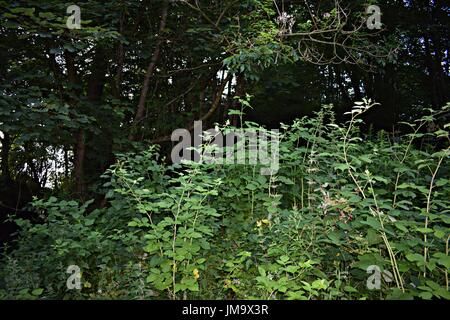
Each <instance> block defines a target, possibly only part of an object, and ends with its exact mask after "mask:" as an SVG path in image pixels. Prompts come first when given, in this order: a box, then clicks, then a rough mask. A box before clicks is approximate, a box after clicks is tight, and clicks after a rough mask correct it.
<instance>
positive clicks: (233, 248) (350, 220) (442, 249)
mask: <svg viewBox="0 0 450 320" xmlns="http://www.w3.org/2000/svg"><path fill="white" fill-rule="evenodd" d="M371 105H372V104H370V102H366V104H363V103H358V104H357V105H356V106H355V107H354V109H353V110H352V112H350V114H349V115H348V116H349V118H350V120H349V121H348V122H347V123H346V124H345V126H341V125H338V124H337V123H335V121H334V119H335V115H334V112H333V110H332V108H331V107H330V106H326V107H324V108H323V109H322V110H321V111H319V112H318V113H317V114H316V115H315V117H305V118H303V119H300V120H297V121H295V122H294V123H293V124H292V125H291V126H287V125H285V126H283V131H282V133H281V139H282V140H281V144H280V171H279V172H278V174H276V175H272V176H263V175H260V173H259V166H258V165H253V166H250V165H223V166H217V165H214V164H208V163H205V162H203V163H185V164H182V165H181V168H180V165H176V166H167V165H164V164H162V163H161V162H160V161H159V159H158V152H157V149H155V147H152V148H150V149H149V150H147V151H144V152H140V153H138V154H133V153H131V154H123V155H118V161H117V163H116V164H115V165H114V166H112V167H111V168H110V169H109V170H108V171H107V172H106V174H104V175H103V177H102V178H103V181H104V183H103V185H102V187H101V189H102V191H103V192H107V199H108V202H109V203H110V205H109V206H108V207H107V208H95V209H94V208H93V207H92V201H88V202H86V203H84V204H83V205H81V204H80V203H78V202H77V201H73V200H72V201H66V200H62V201H61V200H58V199H56V198H54V197H52V198H50V199H48V200H35V201H34V202H33V206H34V208H35V210H38V212H40V213H41V214H42V216H43V217H45V218H44V221H43V222H42V223H39V224H31V223H30V222H29V221H26V220H20V221H19V225H20V226H21V228H22V231H21V237H20V240H19V243H18V246H17V249H15V250H14V251H13V252H11V253H10V254H8V255H7V256H6V264H5V266H4V270H3V272H4V276H5V290H4V291H2V292H3V293H2V295H3V296H4V297H9V298H11V297H22V298H28V297H33V294H34V295H35V296H39V297H40V298H131V299H149V298H153V299H162V298H171V299H176V298H178V299H179V298H189V299H192V298H202V299H206V298H207V299H217V298H228V299H230V298H240V299H249V298H259V299H337V298H346V299H362V298H366V299H367V298H424V299H430V298H433V297H437V298H445V299H448V298H449V292H448V285H449V282H448V281H449V280H448V269H449V267H450V257H449V256H448V251H449V247H448V245H449V234H448V230H449V224H450V219H449V211H450V210H449V207H450V203H449V202H450V200H449V199H450V181H449V180H448V178H446V177H448V175H449V174H450V166H449V163H448V160H449V156H450V150H449V149H448V148H447V149H445V150H442V151H438V152H435V151H433V146H430V145H428V144H427V143H426V139H425V138H427V139H435V138H439V139H443V140H444V141H445V140H448V137H449V130H448V128H449V127H450V125H449V124H447V125H446V128H447V129H446V130H437V131H435V132H430V133H428V134H426V135H423V134H421V133H419V130H420V128H421V127H423V126H426V125H428V124H429V123H430V122H432V121H433V120H434V119H435V117H436V116H437V114H438V113H436V112H432V114H431V115H427V116H424V117H423V118H422V119H419V120H418V121H415V122H413V123H410V124H406V123H405V125H407V126H409V127H410V128H411V133H410V134H407V135H405V136H402V137H396V139H395V141H393V140H392V139H391V138H390V137H389V135H387V134H386V133H385V132H380V133H378V134H376V135H367V136H365V137H364V140H362V138H361V137H362V136H361V132H360V130H359V127H360V125H362V122H361V120H360V119H359V118H358V117H359V116H360V115H361V114H363V113H364V112H366V111H367V109H368V108H370V107H371ZM449 107H450V105H449V106H447V108H446V109H444V110H443V111H442V112H444V111H445V110H448V108H449ZM245 125H246V126H248V127H252V128H255V127H254V124H251V123H247V124H245ZM258 130H264V129H263V128H258ZM424 139H425V140H424ZM418 141H422V142H424V141H425V142H424V143H423V144H422V145H421V146H420V147H418V146H417V142H418ZM208 147H209V145H208V144H205V145H203V147H202V148H203V149H207V148H208ZM203 151H204V150H203ZM72 264H76V265H79V266H80V268H81V269H82V270H83V271H82V283H83V288H82V289H81V290H79V291H78V290H73V291H68V290H67V288H66V279H67V274H66V273H65V271H66V268H67V266H69V265H72ZM372 265H375V266H379V268H380V269H381V270H389V272H390V275H391V276H392V278H390V279H389V278H386V279H385V280H387V281H383V284H382V287H381V288H380V289H381V290H369V289H368V288H367V278H368V274H367V271H366V270H367V268H368V267H369V266H372Z"/></svg>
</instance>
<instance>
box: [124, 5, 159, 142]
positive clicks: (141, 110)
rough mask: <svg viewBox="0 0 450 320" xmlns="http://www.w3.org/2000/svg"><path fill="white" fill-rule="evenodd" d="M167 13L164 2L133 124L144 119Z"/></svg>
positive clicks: (132, 138) (132, 137)
mask: <svg viewBox="0 0 450 320" xmlns="http://www.w3.org/2000/svg"><path fill="white" fill-rule="evenodd" d="M167 12H168V3H167V1H164V4H163V9H162V12H161V21H160V25H159V33H158V40H157V42H156V46H155V51H154V52H153V55H152V57H151V59H150V63H149V65H148V68H147V72H146V73H145V78H144V83H143V85H142V89H141V95H140V97H139V104H138V107H137V109H136V114H135V116H134V121H133V122H134V124H137V123H139V122H140V121H141V120H142V118H143V117H144V113H145V102H146V101H147V94H148V90H149V87H150V79H151V78H152V76H153V72H154V70H155V67H156V63H157V62H158V60H159V55H160V52H161V44H162V41H163V37H162V35H161V33H162V32H163V31H164V29H165V27H166V21H167ZM130 140H135V136H134V135H130Z"/></svg>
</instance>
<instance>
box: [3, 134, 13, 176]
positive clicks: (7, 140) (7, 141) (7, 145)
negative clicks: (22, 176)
mask: <svg viewBox="0 0 450 320" xmlns="http://www.w3.org/2000/svg"><path fill="white" fill-rule="evenodd" d="M0 141H1V143H2V152H1V155H2V166H1V169H2V175H1V177H2V180H3V181H4V182H5V183H10V182H11V171H10V169H9V152H10V150H11V137H10V136H9V134H8V133H6V132H3V139H0Z"/></svg>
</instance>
